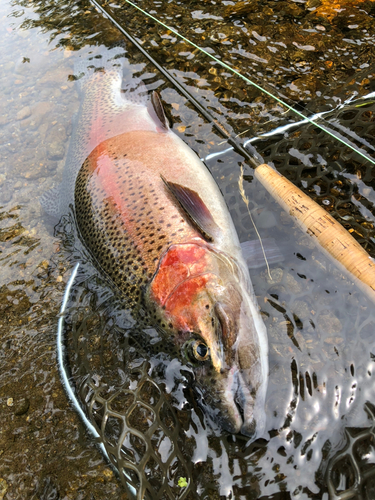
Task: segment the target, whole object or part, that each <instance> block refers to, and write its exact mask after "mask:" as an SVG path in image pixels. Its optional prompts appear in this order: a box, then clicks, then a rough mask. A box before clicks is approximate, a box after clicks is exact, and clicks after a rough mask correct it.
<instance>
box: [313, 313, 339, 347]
mask: <svg viewBox="0 0 375 500" xmlns="http://www.w3.org/2000/svg"><path fill="white" fill-rule="evenodd" d="M318 326H319V328H320V329H321V330H322V331H323V332H326V333H328V334H332V333H339V332H341V330H342V324H341V321H340V320H339V319H338V318H337V317H336V316H335V315H334V314H333V312H332V311H329V310H326V311H323V312H322V313H321V314H320V315H319V318H318ZM327 340H328V339H326V341H327ZM336 343H337V342H336Z"/></svg>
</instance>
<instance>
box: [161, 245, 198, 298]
mask: <svg viewBox="0 0 375 500" xmlns="http://www.w3.org/2000/svg"><path fill="white" fill-rule="evenodd" d="M207 253H208V250H207V249H205V248H203V247H201V246H199V245H196V244H190V243H187V244H185V245H174V246H172V247H171V248H170V249H169V250H168V252H167V253H166V254H165V256H164V257H163V258H162V260H161V262H160V265H159V269H158V271H157V273H156V275H155V277H154V279H153V281H152V283H151V296H152V298H153V299H154V300H155V302H157V303H158V304H160V305H161V306H165V304H166V302H167V300H168V297H169V296H170V295H171V294H172V293H174V290H175V288H176V287H179V286H180V285H181V283H183V282H184V281H185V280H187V279H188V278H190V277H192V276H195V275H197V274H202V273H204V272H207V268H208V264H207V261H208V259H207ZM192 293H193V290H191V291H190V292H189V294H190V296H191V294H192Z"/></svg>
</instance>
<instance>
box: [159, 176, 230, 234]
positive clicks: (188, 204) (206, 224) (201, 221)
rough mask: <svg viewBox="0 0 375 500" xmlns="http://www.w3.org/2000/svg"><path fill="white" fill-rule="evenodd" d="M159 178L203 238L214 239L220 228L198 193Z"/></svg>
mask: <svg viewBox="0 0 375 500" xmlns="http://www.w3.org/2000/svg"><path fill="white" fill-rule="evenodd" d="M161 178H162V180H163V182H164V184H165V185H166V187H167V188H168V191H169V192H170V193H171V194H172V195H173V197H174V198H175V200H176V201H177V202H178V204H179V205H180V207H181V208H182V209H183V211H184V213H185V214H186V215H187V216H188V217H189V219H190V222H192V223H193V224H194V226H195V227H196V228H197V229H198V231H199V232H200V233H201V235H202V236H203V238H204V239H205V240H206V241H209V242H212V241H214V239H215V236H216V235H217V234H218V232H219V231H220V228H219V226H218V225H217V224H216V222H215V221H214V218H213V217H212V215H211V212H210V211H209V209H208V208H207V206H206V205H205V203H204V201H203V200H202V198H201V197H200V196H199V194H198V193H196V192H195V191H193V190H192V189H190V188H188V187H185V186H181V185H180V184H175V183H174V182H169V181H167V180H166V179H165V178H164V177H163V176H161Z"/></svg>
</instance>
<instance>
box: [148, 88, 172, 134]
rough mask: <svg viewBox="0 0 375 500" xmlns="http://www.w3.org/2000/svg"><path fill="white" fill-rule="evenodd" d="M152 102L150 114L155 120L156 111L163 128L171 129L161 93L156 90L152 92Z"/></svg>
mask: <svg viewBox="0 0 375 500" xmlns="http://www.w3.org/2000/svg"><path fill="white" fill-rule="evenodd" d="M151 104H152V109H150V106H149V107H148V111H149V113H150V115H151V116H152V117H153V118H154V120H155V116H153V114H154V113H155V115H156V118H157V120H158V121H159V122H160V123H159V124H160V126H161V127H162V128H163V130H165V131H167V130H169V123H168V120H167V117H166V116H165V113H164V108H163V105H162V103H161V100H160V97H159V94H158V93H157V92H156V91H155V90H154V91H153V93H152V94H151Z"/></svg>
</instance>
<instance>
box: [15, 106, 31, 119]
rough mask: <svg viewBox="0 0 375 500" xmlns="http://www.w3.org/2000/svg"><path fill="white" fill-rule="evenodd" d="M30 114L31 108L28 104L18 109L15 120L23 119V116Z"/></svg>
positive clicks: (26, 116)
mask: <svg viewBox="0 0 375 500" xmlns="http://www.w3.org/2000/svg"><path fill="white" fill-rule="evenodd" d="M30 115H31V109H30V107H29V106H25V107H24V108H22V109H20V110H19V111H18V113H17V115H16V118H17V120H24V119H25V118H28V117H29V116H30Z"/></svg>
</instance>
